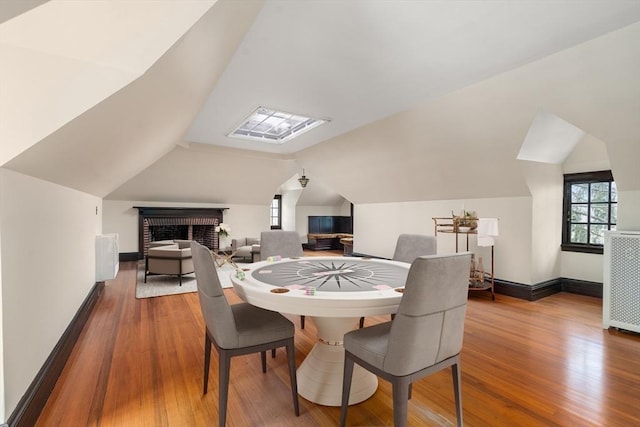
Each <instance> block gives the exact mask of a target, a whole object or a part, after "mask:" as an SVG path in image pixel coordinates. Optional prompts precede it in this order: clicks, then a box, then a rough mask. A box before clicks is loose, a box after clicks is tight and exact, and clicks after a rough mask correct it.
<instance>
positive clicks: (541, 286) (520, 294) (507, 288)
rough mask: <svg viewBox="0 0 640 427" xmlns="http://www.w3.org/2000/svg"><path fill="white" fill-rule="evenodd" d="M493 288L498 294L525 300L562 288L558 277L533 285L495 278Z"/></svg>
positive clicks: (544, 295)
mask: <svg viewBox="0 0 640 427" xmlns="http://www.w3.org/2000/svg"><path fill="white" fill-rule="evenodd" d="M494 289H495V292H496V293H498V294H502V295H507V296H510V297H514V298H520V299H525V300H527V301H536V300H539V299H540V298H544V297H548V296H549V295H553V294H556V293H558V292H560V291H561V290H562V288H561V285H560V279H551V280H547V281H546V282H540V283H536V284H535V285H523V284H522V283H515V282H509V281H507V280H501V279H495V286H494Z"/></svg>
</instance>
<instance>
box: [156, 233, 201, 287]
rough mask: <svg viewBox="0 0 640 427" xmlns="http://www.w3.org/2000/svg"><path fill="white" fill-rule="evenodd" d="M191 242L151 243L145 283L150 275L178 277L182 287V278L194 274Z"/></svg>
mask: <svg viewBox="0 0 640 427" xmlns="http://www.w3.org/2000/svg"><path fill="white" fill-rule="evenodd" d="M193 271H194V269H193V260H192V259H191V241H190V240H162V241H156V242H151V243H149V250H148V251H147V258H146V260H145V269H144V282H145V283H146V282H147V276H148V275H150V274H166V275H176V276H178V278H179V282H180V286H182V276H183V275H185V274H189V273H193Z"/></svg>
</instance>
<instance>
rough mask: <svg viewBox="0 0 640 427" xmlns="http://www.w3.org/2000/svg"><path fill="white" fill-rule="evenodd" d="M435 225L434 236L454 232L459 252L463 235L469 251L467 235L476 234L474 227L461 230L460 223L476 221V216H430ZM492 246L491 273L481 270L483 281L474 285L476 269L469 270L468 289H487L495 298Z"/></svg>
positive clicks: (493, 298)
mask: <svg viewBox="0 0 640 427" xmlns="http://www.w3.org/2000/svg"><path fill="white" fill-rule="evenodd" d="M432 219H433V222H434V227H435V236H436V237H438V233H444V234H454V235H455V239H456V253H458V252H459V246H460V245H459V239H458V238H459V237H460V235H463V236H465V240H466V249H465V250H466V251H469V235H474V234H478V232H477V230H476V229H475V228H473V229H471V230H468V231H467V230H466V229H463V230H462V231H461V227H463V226H461V225H460V223H463V224H464V223H466V221H476V223H477V221H478V218H462V217H434V218H432ZM493 268H494V264H493V246H491V273H490V274H489V273H487V272H486V271H482V276H483V281H482V285H476V284H475V283H477V281H478V279H477V278H476V277H475V276H476V273H477V272H478V270H473V271H469V291H473V292H476V291H489V292H491V299H492V300H495V299H496V294H495V291H494V285H495V282H494V279H495V277H494V275H493Z"/></svg>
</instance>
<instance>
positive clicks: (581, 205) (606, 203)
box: [562, 171, 618, 254]
mask: <svg viewBox="0 0 640 427" xmlns="http://www.w3.org/2000/svg"><path fill="white" fill-rule="evenodd" d="M563 207H564V209H563V213H562V250H563V251H571V252H589V253H600V254H601V253H602V252H603V244H604V232H605V231H606V230H615V229H616V223H617V219H618V193H617V190H616V183H615V182H614V180H613V175H612V174H611V171H600V172H587V173H575V174H567V175H565V176H564V202H563Z"/></svg>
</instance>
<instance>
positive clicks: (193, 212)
mask: <svg viewBox="0 0 640 427" xmlns="http://www.w3.org/2000/svg"><path fill="white" fill-rule="evenodd" d="M134 208H135V209H138V258H139V259H142V258H144V255H145V252H146V248H147V246H146V245H148V239H149V236H148V235H147V234H148V229H149V226H148V223H149V221H150V220H151V221H153V220H156V221H157V220H158V219H161V218H165V219H172V220H174V221H175V220H180V219H184V223H185V224H192V223H194V221H198V219H202V220H212V219H213V220H214V223H215V224H219V223H221V222H222V218H223V213H224V211H225V210H227V209H228V208H188V207H158V206H134ZM172 222H173V221H172ZM195 223H196V224H197V223H198V222H195ZM208 223H211V222H208ZM145 242H146V244H145ZM201 243H202V242H201ZM217 244H218V241H217V235H216V236H215V246H216V247H215V249H217Z"/></svg>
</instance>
